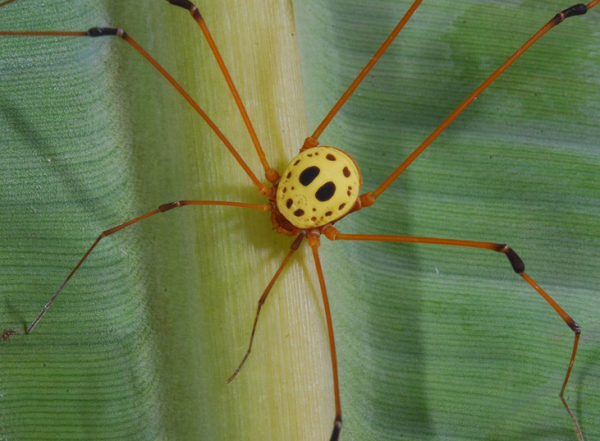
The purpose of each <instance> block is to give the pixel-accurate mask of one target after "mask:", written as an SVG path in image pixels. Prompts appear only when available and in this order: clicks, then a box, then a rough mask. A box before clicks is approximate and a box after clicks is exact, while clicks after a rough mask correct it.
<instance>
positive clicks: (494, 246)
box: [323, 227, 584, 441]
mask: <svg viewBox="0 0 600 441" xmlns="http://www.w3.org/2000/svg"><path fill="white" fill-rule="evenodd" d="M323 234H325V236H326V237H327V238H328V239H330V240H354V241H377V242H401V243H423V244H434V245H450V246H455V247H469V248H480V249H484V250H491V251H496V252H498V253H502V254H504V255H505V256H506V257H507V258H508V260H509V262H510V264H511V265H512V267H513V270H514V271H515V272H516V273H517V274H518V275H520V276H521V277H522V278H523V280H525V281H526V282H527V283H528V284H529V285H530V286H531V287H532V288H533V289H535V290H536V291H537V292H538V293H539V294H540V295H541V296H542V297H543V298H544V300H546V302H548V303H549V304H550V306H552V309H554V310H555V311H556V313H557V314H558V315H559V316H560V317H561V318H562V319H563V320H564V322H565V323H566V324H567V325H568V326H569V328H571V330H573V332H574V333H575V341H574V342H573V352H572V354H571V360H570V362H569V367H568V368H567V373H566V375H565V379H564V381H563V385H562V388H561V389H560V394H559V396H560V399H561V401H562V403H563V405H564V406H565V409H566V410H567V413H568V414H569V416H570V417H571V420H572V421H573V424H574V425H575V430H576V432H577V437H578V438H579V440H580V441H584V440H583V435H582V433H581V429H580V427H579V423H578V422H577V418H575V415H574V414H573V412H572V411H571V408H570V407H569V405H568V404H567V401H566V400H565V398H564V393H565V388H566V387H567V383H568V382H569V377H570V376H571V370H572V368H573V363H574V362H575V356H576V355H577V346H578V345H579V337H580V335H581V327H580V326H579V325H578V324H577V322H576V321H575V320H573V319H572V318H571V316H569V314H567V313H566V312H565V310H564V309H562V308H561V307H560V305H559V304H558V303H556V301H555V300H554V299H553V298H552V297H550V295H548V293H547V292H546V291H544V290H543V289H542V288H541V287H540V286H539V285H538V284H537V283H535V281H534V280H533V279H532V278H531V277H529V276H528V275H527V274H526V273H525V264H524V263H523V261H522V260H521V258H520V257H519V256H518V255H517V253H515V251H514V250H513V249H512V248H510V247H509V246H508V245H505V244H498V243H493V242H478V241H473V240H455V239H437V238H432V237H414V236H388V235H379V234H343V233H340V232H339V231H338V230H336V229H335V228H334V227H329V228H328V229H326V230H325V231H324V232H323Z"/></svg>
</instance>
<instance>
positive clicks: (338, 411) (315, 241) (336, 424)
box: [308, 236, 342, 441]
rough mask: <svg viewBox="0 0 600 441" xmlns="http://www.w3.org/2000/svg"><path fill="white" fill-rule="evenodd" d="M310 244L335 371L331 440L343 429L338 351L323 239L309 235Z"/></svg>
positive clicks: (333, 371)
mask: <svg viewBox="0 0 600 441" xmlns="http://www.w3.org/2000/svg"><path fill="white" fill-rule="evenodd" d="M308 244H309V245H310V247H311V249H312V253H313V258H314V259H315V266H316V268H317V275H318V276H319V285H320V287H321V295H322V296H323V307H324V309H325V319H326V320H327V331H328V333H329V350H330V352H331V370H332V373H333V396H334V399H335V419H334V420H333V432H332V433H331V438H330V441H338V439H339V438H340V432H341V431H342V404H341V400H340V380H339V378H338V365H337V352H336V350H335V338H334V335H333V321H332V320H331V310H330V309H329V298H328V297H327V287H326V286H325V277H324V275H323V268H322V266H321V259H320V257H319V246H320V245H321V241H320V240H319V238H318V237H315V236H309V237H308Z"/></svg>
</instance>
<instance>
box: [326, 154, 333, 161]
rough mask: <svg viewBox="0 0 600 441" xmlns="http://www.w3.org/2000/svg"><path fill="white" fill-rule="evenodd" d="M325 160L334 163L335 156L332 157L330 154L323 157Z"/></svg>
mask: <svg viewBox="0 0 600 441" xmlns="http://www.w3.org/2000/svg"><path fill="white" fill-rule="evenodd" d="M325 158H326V159H329V160H330V161H335V156H333V155H332V154H331V153H329V154H327V156H325Z"/></svg>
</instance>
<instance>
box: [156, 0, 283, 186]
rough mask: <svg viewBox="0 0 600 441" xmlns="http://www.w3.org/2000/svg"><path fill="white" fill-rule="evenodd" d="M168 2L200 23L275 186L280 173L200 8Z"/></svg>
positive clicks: (186, 2) (180, 1)
mask: <svg viewBox="0 0 600 441" xmlns="http://www.w3.org/2000/svg"><path fill="white" fill-rule="evenodd" d="M167 1H168V2H169V3H170V4H172V5H174V6H179V7H181V8H183V9H187V10H188V11H189V13H190V14H191V15H192V17H193V18H194V20H195V21H196V23H198V26H200V29H201V30H202V33H203V34H204V37H205V38H206V41H207V42H208V45H209V46H210V50H211V51H212V53H213V55H214V56H215V59H216V60H217V64H218V65H219V69H221V72H222V73H223V76H224V77H225V81H226V82H227V86H228V87H229V90H230V91H231V94H232V95H233V99H234V100H235V103H236V105H237V107H238V109H239V110H240V113H241V114H242V118H243V119H244V124H245V126H246V128H247V129H248V133H249V134H250V138H252V143H253V144H254V148H255V149H256V153H258V158H259V159H260V162H261V164H262V166H263V168H264V169H265V175H266V177H267V179H268V180H269V182H271V183H272V184H274V183H275V182H277V180H278V179H279V173H277V170H275V169H274V168H271V166H270V165H269V162H268V161H267V158H266V156H265V152H264V151H263V149H262V146H261V145H260V141H259V140H258V136H257V135H256V131H255V130H254V126H253V125H252V121H250V117H249V116H248V112H247V111H246V107H245V106H244V103H242V99H241V98H240V94H239V93H238V91H237V88H236V87H235V84H234V83H233V80H232V79H231V75H230V74H229V71H228V70H227V67H226V66H225V62H224V61H223V57H221V53H220V52H219V49H218V48H217V45H216V44H215V41H214V40H213V38H212V35H211V34H210V32H209V30H208V26H206V22H205V21H204V18H202V15H201V14H200V11H199V10H198V7H197V6H196V5H195V4H193V3H192V2H190V1H189V0H167Z"/></svg>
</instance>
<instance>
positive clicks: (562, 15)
mask: <svg viewBox="0 0 600 441" xmlns="http://www.w3.org/2000/svg"><path fill="white" fill-rule="evenodd" d="M598 3H600V0H593V1H591V2H590V3H588V4H587V5H585V4H578V5H575V6H571V7H570V8H567V9H565V10H563V11H561V12H559V13H558V14H556V15H555V16H554V17H553V18H552V19H551V20H550V21H549V22H548V23H546V24H545V25H544V26H542V27H541V28H540V30H539V31H537V32H536V33H535V34H533V36H532V37H531V38H530V39H529V40H527V41H526V42H525V44H523V46H521V47H520V48H519V49H517V50H516V51H515V53H514V54H512V55H511V56H510V57H509V58H508V60H506V61H505V62H504V63H502V65H501V66H500V67H499V68H498V69H496V70H495V71H494V73H492V74H491V75H490V76H489V77H488V78H487V79H486V80H485V81H484V82H483V83H481V85H480V86H479V87H478V88H477V89H475V90H474V91H473V92H472V93H471V95H469V96H468V97H467V99H465V100H464V101H463V102H462V103H461V104H460V105H459V106H458V107H457V108H456V109H455V110H454V111H453V112H452V113H451V114H450V115H449V116H448V117H447V118H446V119H445V120H444V121H443V122H442V123H441V124H440V125H439V126H438V127H437V128H436V129H435V130H434V131H433V132H432V133H431V135H429V136H428V137H427V138H426V139H425V141H423V142H422V143H421V145H420V146H419V147H417V148H416V149H415V151H413V152H412V153H411V154H410V155H409V156H408V158H406V159H405V160H404V162H403V163H402V164H400V166H399V167H398V168H397V169H396V170H394V172H393V173H392V174H391V175H390V176H388V177H387V178H386V179H385V181H383V183H382V184H381V185H380V186H379V187H377V188H376V189H375V191H374V192H373V199H377V198H378V197H379V196H381V194H382V193H383V192H384V191H385V190H387V188H388V187H389V186H390V185H391V184H392V182H394V181H395V180H396V178H397V177H398V176H400V175H401V174H402V172H403V171H404V170H406V169H407V168H408V166H409V165H410V164H412V162H413V161H414V160H415V159H417V157H418V156H419V155H420V154H421V153H423V151H424V150H425V149H426V148H427V147H429V145H430V144H431V143H432V142H433V141H435V139H436V138H437V137H438V136H439V135H440V134H441V133H442V132H443V131H444V130H446V129H447V128H448V126H449V125H450V124H452V122H453V121H454V120H455V119H456V118H457V117H458V115H460V114H461V113H462V112H463V111H464V110H465V109H466V108H467V107H468V106H469V105H470V104H471V103H472V102H473V101H475V100H476V99H477V97H478V96H479V95H480V94H481V93H482V92H483V91H484V90H485V89H487V88H488V86H489V85H490V84H492V83H493V82H494V81H495V80H496V79H497V78H498V77H499V76H500V75H501V74H502V73H503V72H504V71H505V70H506V69H508V67H509V66H510V65H511V64H513V63H514V62H515V61H516V60H517V58H519V57H520V56H521V55H523V53H525V51H526V50H527V49H529V48H530V47H531V46H533V44H534V43H535V42H536V41H538V40H539V39H540V38H542V36H543V35H544V34H546V32H548V31H549V30H550V29H552V28H553V27H555V26H556V25H558V24H560V23H562V22H563V21H564V20H565V19H567V18H569V17H574V16H576V15H582V14H585V13H586V12H587V11H588V10H590V9H591V8H593V7H594V6H596V5H597V4H598Z"/></svg>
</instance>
